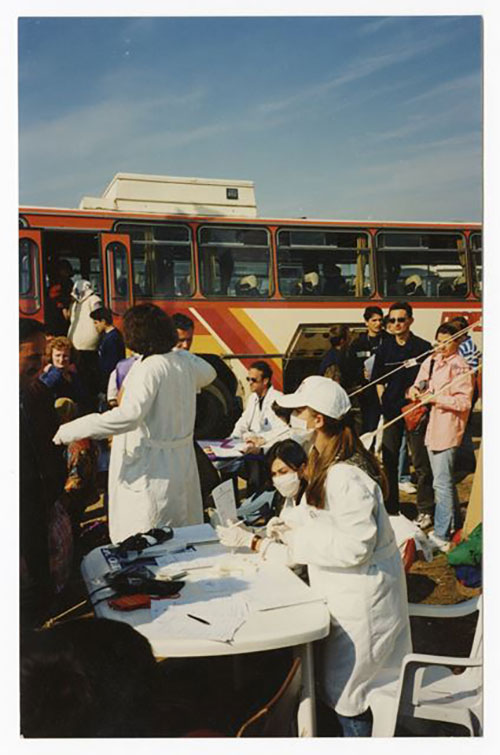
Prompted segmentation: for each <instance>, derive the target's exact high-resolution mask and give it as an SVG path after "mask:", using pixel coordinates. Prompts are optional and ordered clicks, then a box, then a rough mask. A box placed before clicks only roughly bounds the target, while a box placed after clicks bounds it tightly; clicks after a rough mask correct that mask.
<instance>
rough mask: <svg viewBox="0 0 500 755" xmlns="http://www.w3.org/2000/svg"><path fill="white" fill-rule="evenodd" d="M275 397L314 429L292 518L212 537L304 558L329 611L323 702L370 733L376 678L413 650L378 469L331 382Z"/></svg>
mask: <svg viewBox="0 0 500 755" xmlns="http://www.w3.org/2000/svg"><path fill="white" fill-rule="evenodd" d="M278 403H279V404H280V405H281V406H286V407H290V408H293V411H294V415H295V416H298V417H300V418H302V419H305V420H306V423H307V427H308V428H309V429H313V430H314V447H313V450H312V451H311V454H310V456H309V461H308V469H307V473H306V476H307V478H308V486H307V489H306V492H305V495H304V496H303V497H302V499H301V501H300V503H299V504H298V506H297V510H296V516H294V517H293V520H292V518H290V517H287V521H286V523H285V522H284V521H282V520H276V519H274V520H273V521H272V522H270V524H269V525H268V531H267V535H268V536H267V537H265V538H259V537H258V536H256V535H254V534H253V533H252V532H251V531H249V530H245V529H244V528H243V527H233V528H231V527H219V528H218V532H219V537H220V540H221V543H223V544H224V545H227V546H231V547H239V546H247V547H250V548H251V549H252V550H254V551H257V552H259V553H260V554H261V556H262V558H263V559H265V560H267V561H270V562H277V563H287V565H291V564H293V563H300V564H307V566H308V572H309V580H310V585H311V587H312V588H313V590H315V591H316V592H317V593H320V594H322V595H323V596H324V598H325V600H326V601H327V605H328V609H329V611H330V616H331V625H330V634H329V636H328V637H327V638H326V640H324V641H323V642H322V643H321V657H320V661H319V669H318V675H319V676H320V679H321V686H322V695H323V698H324V700H325V702H326V703H327V705H328V706H329V707H331V708H333V709H334V710H335V712H336V714H337V716H338V718H339V721H340V724H341V726H342V730H343V733H344V736H348V737H352V736H370V733H371V726H372V724H371V714H370V711H369V709H368V705H367V696H368V693H369V691H370V688H371V685H372V683H373V680H374V679H375V677H376V676H377V674H378V673H379V672H380V671H381V669H383V668H386V667H390V668H392V667H398V666H399V665H400V664H401V662H402V660H403V657H404V656H405V654H406V653H408V652H410V651H411V643H410V626H409V619H408V602H407V594H406V582H405V577H404V572H403V565H402V562H401V557H400V555H399V552H398V549H397V546H396V541H395V538H394V533H393V530H392V527H391V525H390V522H389V517H388V515H387V512H386V509H385V506H384V501H383V496H382V490H381V485H383V484H384V483H383V479H382V475H381V471H380V468H379V466H378V463H377V462H376V460H375V457H373V456H372V455H371V454H370V453H369V452H368V451H366V450H365V449H364V448H363V446H362V444H361V443H360V441H359V439H358V437H357V435H356V432H355V430H354V425H353V419H352V413H351V411H350V410H351V403H350V401H349V398H348V396H347V394H346V392H345V391H344V389H343V388H342V387H341V386H340V385H338V383H336V382H334V381H332V380H330V379H329V378H324V377H319V376H311V377H308V378H306V379H305V380H304V381H303V382H302V383H301V385H300V386H299V388H298V389H297V391H296V392H295V393H292V394H290V395H287V396H282V397H280V398H279V399H278Z"/></svg>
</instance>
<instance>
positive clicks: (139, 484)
mask: <svg viewBox="0 0 500 755" xmlns="http://www.w3.org/2000/svg"><path fill="white" fill-rule="evenodd" d="M215 377H216V372H215V370H214V368H213V367H212V366H211V365H210V364H208V362H205V361H204V360H203V359H200V358H199V357H197V356H195V355H194V354H190V353H189V352H188V351H171V352H169V353H168V354H156V355H153V356H149V357H147V359H144V360H138V361H137V362H135V364H134V365H133V366H132V367H131V369H130V372H129V373H128V375H127V380H126V388H125V391H124V393H123V398H122V401H121V404H120V406H118V407H117V408H116V409H112V410H111V411H108V412H105V413H104V414H89V415H87V416H86V417H81V418H79V419H76V420H74V421H73V422H70V423H68V424H66V425H62V426H61V427H60V428H59V431H58V433H57V435H56V439H57V438H59V439H60V440H62V442H63V443H69V442H71V441H72V440H77V439H79V438H87V437H92V438H106V437H108V436H110V435H113V436H114V438H113V443H112V446H111V458H110V466H109V531H110V537H111V540H112V542H114V543H117V542H120V541H122V540H124V539H125V538H126V537H128V536H129V535H134V534H135V533H137V532H144V531H147V530H149V529H150V528H151V527H160V526H162V525H171V526H173V527H183V526H185V525H188V524H199V523H200V522H202V521H203V507H202V498H201V491H200V481H199V477H198V469H197V465H196V459H195V454H194V446H193V428H194V421H195V411H196V393H197V391H198V390H200V389H201V388H203V387H204V386H205V385H208V384H209V383H211V382H212V380H214V379H215Z"/></svg>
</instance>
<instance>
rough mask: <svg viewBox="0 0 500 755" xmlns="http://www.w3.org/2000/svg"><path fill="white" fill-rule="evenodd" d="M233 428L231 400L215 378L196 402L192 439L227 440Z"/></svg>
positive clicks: (225, 388) (227, 391) (221, 383)
mask: <svg viewBox="0 0 500 755" xmlns="http://www.w3.org/2000/svg"><path fill="white" fill-rule="evenodd" d="M233 426H234V419H233V398H232V396H231V392H230V391H229V389H228V387H227V386H226V385H225V384H224V383H223V382H222V380H220V378H215V380H214V381H213V383H210V385H207V386H206V387H205V388H203V389H202V391H201V393H200V394H199V396H198V398H197V400H196V422H195V426H194V437H195V438H196V439H197V440H218V439H220V438H227V436H228V435H229V433H230V432H231V430H232V429H233Z"/></svg>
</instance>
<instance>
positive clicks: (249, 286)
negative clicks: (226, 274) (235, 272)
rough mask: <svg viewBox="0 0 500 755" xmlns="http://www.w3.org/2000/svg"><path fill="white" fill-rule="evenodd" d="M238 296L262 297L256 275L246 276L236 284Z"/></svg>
mask: <svg viewBox="0 0 500 755" xmlns="http://www.w3.org/2000/svg"><path fill="white" fill-rule="evenodd" d="M235 290H236V295H237V296H260V291H259V287H258V281H257V276H256V275H244V276H243V278H241V279H240V280H239V281H238V282H237V283H236V287H235Z"/></svg>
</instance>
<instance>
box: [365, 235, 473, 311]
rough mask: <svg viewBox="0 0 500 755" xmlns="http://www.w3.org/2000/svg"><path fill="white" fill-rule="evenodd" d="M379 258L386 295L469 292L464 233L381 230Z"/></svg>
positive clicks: (382, 290) (463, 293)
mask: <svg viewBox="0 0 500 755" xmlns="http://www.w3.org/2000/svg"><path fill="white" fill-rule="evenodd" d="M377 259H378V266H379V268H378V269H379V278H380V289H381V294H382V296H391V297H395V298H397V297H400V296H402V297H406V296H417V297H418V296H422V297H423V296H428V297H434V298H435V297H439V298H441V297H454V298H457V297H459V298H463V297H464V296H465V295H466V294H467V278H466V269H467V267H466V258H465V242H464V238H463V236H462V234H460V233H412V232H401V233H400V232H395V233H393V232H385V231H383V232H381V233H379V234H378V235H377Z"/></svg>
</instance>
